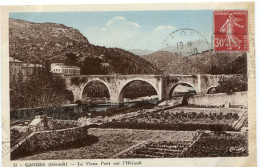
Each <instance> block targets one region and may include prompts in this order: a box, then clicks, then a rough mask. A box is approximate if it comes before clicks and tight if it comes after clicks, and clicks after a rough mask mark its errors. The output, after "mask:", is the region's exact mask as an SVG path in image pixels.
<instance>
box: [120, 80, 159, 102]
mask: <svg viewBox="0 0 260 167" xmlns="http://www.w3.org/2000/svg"><path fill="white" fill-rule="evenodd" d="M135 81H143V82H146V83H148V84H149V85H151V86H152V87H153V89H154V90H155V91H156V93H157V96H158V98H159V100H160V91H159V90H158V88H157V86H156V83H153V82H152V81H149V80H147V79H142V78H133V79H130V80H127V81H126V82H125V83H124V85H122V87H121V88H120V89H119V91H118V93H119V99H118V100H119V103H122V102H123V100H124V99H123V98H124V97H123V95H124V94H123V90H124V88H126V87H127V86H129V85H130V84H131V83H133V82H135Z"/></svg>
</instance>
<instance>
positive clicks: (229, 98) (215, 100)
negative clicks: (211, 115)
mask: <svg viewBox="0 0 260 167" xmlns="http://www.w3.org/2000/svg"><path fill="white" fill-rule="evenodd" d="M247 99H248V97H247V92H236V93H234V94H232V95H227V94H226V93H218V94H206V95H196V96H192V97H189V98H188V104H189V105H198V106H224V105H225V103H230V105H238V106H240V105H241V106H247V104H248V103H247Z"/></svg>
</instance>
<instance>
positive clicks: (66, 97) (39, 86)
mask: <svg viewBox="0 0 260 167" xmlns="http://www.w3.org/2000/svg"><path fill="white" fill-rule="evenodd" d="M71 100H73V95H72V93H71V92H70V91H68V90H66V86H65V82H64V80H63V79H62V78H61V77H54V76H52V74H51V73H49V70H48V69H47V68H44V69H42V72H40V73H37V74H35V75H34V76H33V77H32V78H31V79H30V80H29V81H23V82H14V83H10V107H11V109H19V108H36V107H50V106H61V105H63V104H66V103H68V102H69V101H71Z"/></svg>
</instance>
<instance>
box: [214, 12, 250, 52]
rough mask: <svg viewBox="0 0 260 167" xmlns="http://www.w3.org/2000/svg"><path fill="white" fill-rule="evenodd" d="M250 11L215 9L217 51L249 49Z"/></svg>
mask: <svg viewBox="0 0 260 167" xmlns="http://www.w3.org/2000/svg"><path fill="white" fill-rule="evenodd" d="M248 40H249V39H248V11H246V10H220V11H218V10H217V11H214V49H215V51H248Z"/></svg>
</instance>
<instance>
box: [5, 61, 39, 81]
mask: <svg viewBox="0 0 260 167" xmlns="http://www.w3.org/2000/svg"><path fill="white" fill-rule="evenodd" d="M9 69H10V71H9V73H10V83H18V82H26V81H27V82H28V81H30V80H31V79H32V77H33V76H34V75H36V74H37V73H40V72H41V71H42V69H43V66H42V65H40V64H29V63H23V62H22V61H20V60H17V59H14V58H12V57H9Z"/></svg>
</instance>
